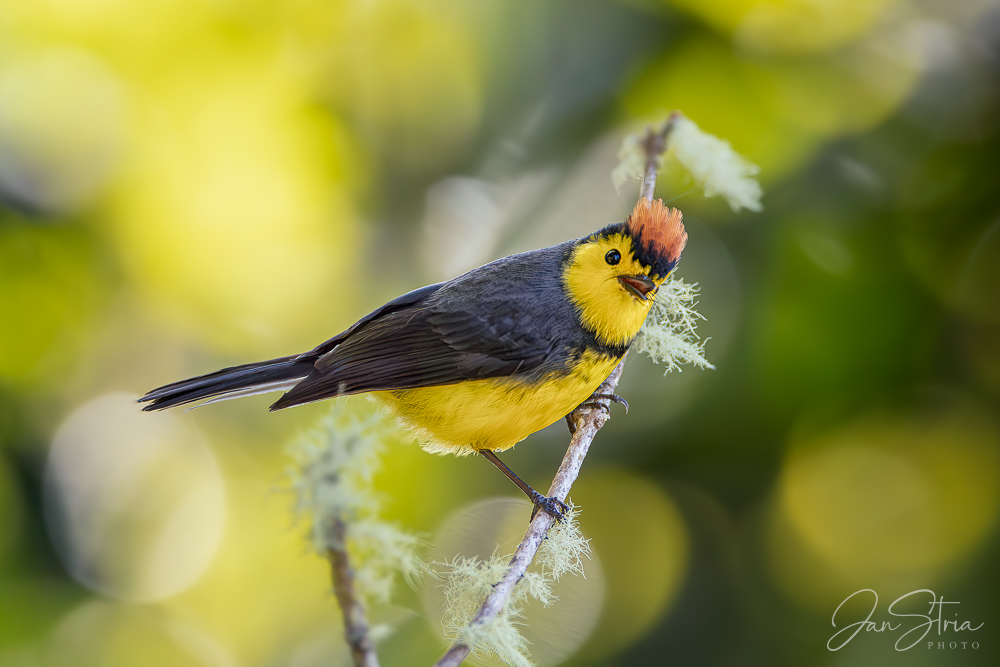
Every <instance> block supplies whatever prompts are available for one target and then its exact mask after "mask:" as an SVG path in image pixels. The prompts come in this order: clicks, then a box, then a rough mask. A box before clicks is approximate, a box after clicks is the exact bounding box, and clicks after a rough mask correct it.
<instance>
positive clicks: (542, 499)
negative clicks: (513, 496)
mask: <svg viewBox="0 0 1000 667" xmlns="http://www.w3.org/2000/svg"><path fill="white" fill-rule="evenodd" d="M476 451H478V452H479V453H480V454H481V455H482V456H483V457H484V458H485V459H486V460H487V461H489V462H490V463H492V464H493V465H495V466H496V467H497V469H498V470H500V472H502V473H503V474H504V475H506V476H507V479H509V480H510V481H512V482H514V484H516V485H517V488H519V489H521V491H523V492H524V495H526V496H528V500H530V501H531V504H532V505H534V506H535V509H534V510H532V512H531V518H532V519H534V518H535V515H536V514H537V513H538V510H539V508H541V509H543V510H545V511H546V512H548V513H549V514H551V515H552V516H554V517H555V518H556V519H557V520H559V521H562V519H563V513H564V512H568V511H569V505H567V504H566V503H564V502H563V501H561V500H559V499H558V498H550V497H548V496H543V495H542V494H540V493H539V492H538V491H535V490H534V489H533V488H531V487H530V486H528V484H527V482H525V481H524V480H523V479H521V478H520V477H518V476H517V475H515V474H514V471H513V470H511V469H510V468H508V467H507V465H506V464H505V463H504V462H503V461H501V460H500V459H499V458H498V457H497V455H496V454H494V453H493V452H491V451H490V450H488V449H478V450H476Z"/></svg>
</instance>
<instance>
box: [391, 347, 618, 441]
mask: <svg viewBox="0 0 1000 667" xmlns="http://www.w3.org/2000/svg"><path fill="white" fill-rule="evenodd" d="M617 363H618V359H617V358H614V357H610V356H605V355H599V354H596V353H593V352H586V353H584V355H583V356H582V358H581V360H580V361H579V363H577V364H576V365H575V366H574V367H573V368H571V369H568V370H567V371H565V372H553V373H550V374H549V375H547V376H545V377H544V378H543V379H542V380H541V381H539V382H536V383H528V382H526V381H524V380H522V379H515V378H511V377H502V378H489V379H486V380H467V381H465V382H459V383H458V384H450V385H443V386H437V387H421V388H418V389H398V390H396V391H379V392H374V393H373V394H372V396H373V398H375V400H376V401H378V402H379V403H381V404H382V405H384V406H386V407H388V408H389V409H390V410H392V411H393V412H394V413H395V414H396V416H397V417H398V418H399V419H400V420H402V421H403V423H404V424H406V426H408V427H409V428H410V429H412V430H413V431H414V432H415V433H416V434H417V437H418V438H420V439H421V441H422V442H423V445H424V448H425V449H427V450H428V451H431V452H435V453H450V454H459V455H463V454H472V453H474V452H475V451H476V450H479V449H491V450H495V451H502V450H504V449H508V448H510V447H513V446H514V445H515V444H516V443H518V442H520V441H521V440H524V439H525V438H527V437H528V436H529V435H531V434H532V433H534V432H535V431H539V430H541V429H543V428H545V427H546V426H548V425H549V424H552V423H553V422H555V421H557V420H559V419H562V418H563V417H564V416H565V415H567V414H569V413H570V412H571V411H572V410H573V409H574V408H576V406H578V405H579V404H580V403H582V402H583V401H585V400H586V399H587V398H588V397H589V396H590V395H591V394H592V393H594V391H595V390H596V389H597V387H598V386H599V385H600V384H601V382H603V381H604V380H605V378H607V377H608V375H609V374H610V373H611V371H612V370H614V367H615V365H616V364H617Z"/></svg>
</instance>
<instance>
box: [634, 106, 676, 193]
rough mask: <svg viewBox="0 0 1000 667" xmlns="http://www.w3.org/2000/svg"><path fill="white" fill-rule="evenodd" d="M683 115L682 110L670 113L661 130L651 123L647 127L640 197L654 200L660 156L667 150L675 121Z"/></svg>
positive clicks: (643, 144) (643, 141) (644, 140)
mask: <svg viewBox="0 0 1000 667" xmlns="http://www.w3.org/2000/svg"><path fill="white" fill-rule="evenodd" d="M680 117H681V112H680V111H675V112H673V113H672V114H670V117H669V118H667V120H666V122H665V123H663V126H662V127H660V129H659V130H654V129H653V126H652V125H650V126H649V127H647V128H646V134H645V135H644V136H643V138H642V142H641V145H642V148H643V151H644V152H645V153H646V169H645V173H644V175H643V178H642V190H641V191H640V192H639V198H640V199H645V200H646V201H650V202H651V201H653V192H654V191H655V190H656V174H657V172H659V170H660V158H661V157H662V156H663V154H664V153H665V152H666V150H667V137H668V136H669V135H670V131H671V130H672V129H674V123H675V122H676V121H677V119H678V118H680Z"/></svg>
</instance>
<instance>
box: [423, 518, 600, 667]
mask: <svg viewBox="0 0 1000 667" xmlns="http://www.w3.org/2000/svg"><path fill="white" fill-rule="evenodd" d="M577 514H578V509H577V508H576V507H574V506H573V505H572V504H571V505H570V510H569V511H568V512H567V513H566V516H565V517H564V519H563V520H562V521H561V522H558V523H556V524H555V525H554V526H553V527H552V528H551V529H550V530H549V533H548V535H547V536H546V538H545V540H544V541H543V542H542V545H541V547H540V548H539V550H538V553H537V555H536V557H535V565H536V566H537V567H538V570H537V571H530V570H529V571H527V572H525V574H524V576H523V577H521V579H520V581H518V582H517V584H516V585H515V586H514V589H513V591H512V592H511V594H510V596H509V597H508V598H507V600H506V602H505V604H504V606H503V608H502V609H501V610H500V612H499V613H498V614H497V616H496V617H495V618H494V619H493V620H492V621H490V622H488V623H484V624H472V620H473V619H474V618H475V616H476V614H477V613H478V612H479V609H480V607H481V606H482V604H483V601H484V600H485V599H486V597H487V596H488V595H489V594H490V592H491V591H492V590H493V587H494V586H495V585H496V584H497V583H498V582H499V581H500V580H501V579H503V577H504V575H505V574H506V573H507V570H508V569H509V568H510V559H511V556H510V555H500V553H499V551H494V553H493V556H491V557H490V558H489V559H487V560H480V559H478V558H476V557H471V558H466V557H464V556H456V557H455V558H453V559H452V560H451V562H448V563H435V564H434V565H435V566H436V569H437V573H438V575H439V576H440V577H441V578H442V579H443V580H444V595H445V602H444V614H443V617H442V620H441V623H442V625H443V626H444V629H445V635H446V636H447V637H449V638H450V639H452V640H454V641H457V642H461V643H463V644H465V645H467V646H469V647H470V648H472V650H473V652H474V653H475V654H476V655H478V656H496V658H497V659H499V660H501V661H502V662H504V663H506V664H508V665H511V667H531V665H532V664H533V663H532V662H531V659H530V658H529V656H528V650H527V649H528V640H527V639H525V637H524V635H522V634H521V632H520V630H519V629H518V626H520V625H522V624H523V618H524V616H523V613H524V608H525V606H526V605H527V604H528V603H529V602H530V601H531V600H535V601H536V602H540V603H541V604H543V605H545V606H548V605H550V604H552V603H553V602H555V601H556V600H557V598H556V596H555V594H554V593H553V592H552V585H553V584H554V583H555V582H557V581H558V580H559V578H560V577H562V575H564V574H566V573H567V572H572V573H573V574H579V575H581V576H582V575H583V559H584V558H589V557H590V542H589V540H587V539H586V538H584V537H583V534H582V533H581V532H580V527H579V524H578V523H577V521H576V516H577Z"/></svg>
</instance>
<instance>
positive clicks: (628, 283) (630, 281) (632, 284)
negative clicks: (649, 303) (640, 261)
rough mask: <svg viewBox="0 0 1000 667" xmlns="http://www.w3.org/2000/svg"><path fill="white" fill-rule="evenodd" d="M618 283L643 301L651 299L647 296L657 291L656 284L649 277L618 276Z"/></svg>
mask: <svg viewBox="0 0 1000 667" xmlns="http://www.w3.org/2000/svg"><path fill="white" fill-rule="evenodd" d="M618 282H620V283H621V284H622V287H624V288H625V289H627V290H628V291H629V292H631V293H632V294H634V295H635V296H636V297H638V298H639V299H640V300H641V301H645V300H646V299H648V298H649V297H648V296H646V295H647V294H648V293H649V292H651V291H652V290H654V289H656V283H654V282H653V281H652V280H650V279H649V276H644V275H638V276H618Z"/></svg>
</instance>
